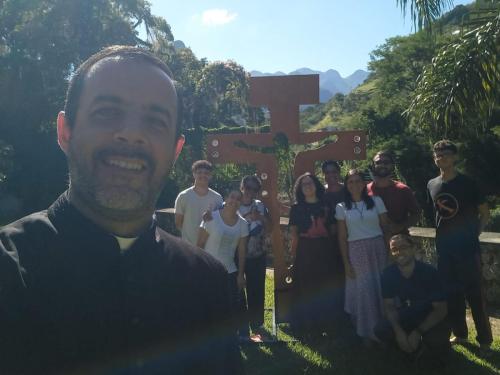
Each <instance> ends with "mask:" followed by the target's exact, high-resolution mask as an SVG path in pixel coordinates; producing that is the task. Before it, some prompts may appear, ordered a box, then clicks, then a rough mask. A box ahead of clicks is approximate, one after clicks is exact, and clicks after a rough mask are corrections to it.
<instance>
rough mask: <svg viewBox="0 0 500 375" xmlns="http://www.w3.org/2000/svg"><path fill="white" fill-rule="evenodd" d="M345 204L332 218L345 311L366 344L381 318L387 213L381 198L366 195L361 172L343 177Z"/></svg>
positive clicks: (386, 251)
mask: <svg viewBox="0 0 500 375" xmlns="http://www.w3.org/2000/svg"><path fill="white" fill-rule="evenodd" d="M345 187H346V193H345V201H344V202H342V203H339V204H337V207H336V209H335V218H336V219H337V231H338V240H339V247H340V252H341V254H342V259H343V261H344V267H345V273H346V287H345V311H346V312H347V313H349V314H350V315H351V317H352V319H353V321H354V322H355V324H356V333H357V334H358V336H360V337H361V338H362V339H363V342H364V343H365V344H366V345H370V344H371V341H372V340H376V337H375V335H374V333H373V329H374V327H375V325H376V324H377V323H378V321H379V320H380V318H381V317H382V294H381V288H380V274H381V273H382V270H383V269H384V267H385V265H386V260H387V253H388V250H387V249H388V247H387V241H386V240H385V239H384V228H385V227H386V225H387V213H386V212H387V210H386V208H385V206H384V202H383V201H382V199H380V197H377V196H374V197H370V196H368V192H367V190H366V184H365V182H364V181H363V173H362V172H361V171H359V170H356V169H352V170H350V171H349V172H348V174H347V176H346V178H345Z"/></svg>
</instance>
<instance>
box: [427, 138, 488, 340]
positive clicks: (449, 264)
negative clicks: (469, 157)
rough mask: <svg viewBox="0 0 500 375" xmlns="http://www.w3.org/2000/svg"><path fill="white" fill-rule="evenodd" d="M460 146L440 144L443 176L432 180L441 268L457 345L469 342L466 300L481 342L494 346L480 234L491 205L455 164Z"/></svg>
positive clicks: (430, 190) (429, 187)
mask: <svg viewBox="0 0 500 375" xmlns="http://www.w3.org/2000/svg"><path fill="white" fill-rule="evenodd" d="M456 161H457V147H456V145H455V144H453V143H452V142H450V141H448V140H442V141H439V142H437V143H436V144H435V145H434V162H435V163H436V165H437V167H438V168H439V170H440V175H439V176H437V177H436V178H434V179H432V180H430V181H429V182H428V184H427V190H428V193H429V198H430V199H429V200H430V201H432V203H433V205H434V212H435V221H436V250H437V254H438V271H439V273H440V275H441V277H442V280H443V281H444V284H445V290H446V293H447V299H448V310H449V317H450V322H451V326H452V330H453V334H454V337H452V339H451V341H452V342H453V343H463V342H466V341H467V337H468V331H467V323H466V320H465V308H466V306H465V300H466V299H467V302H468V303H469V306H470V308H471V311H472V316H473V318H474V323H475V326H476V330H477V341H478V342H479V344H480V345H481V348H483V349H489V347H490V345H491V342H492V341H493V338H492V333H491V326H490V323H489V320H488V315H487V314H486V304H485V298H484V293H483V290H482V286H481V258H480V251H481V250H480V246H479V234H480V233H481V231H482V230H483V229H484V227H485V225H486V223H487V222H488V219H489V210H488V205H487V203H486V202H485V198H484V196H483V195H482V194H481V193H480V191H479V188H478V186H477V184H476V183H475V181H473V180H472V179H471V178H469V177H467V176H465V175H463V174H460V173H458V172H457V170H456V168H455V163H456Z"/></svg>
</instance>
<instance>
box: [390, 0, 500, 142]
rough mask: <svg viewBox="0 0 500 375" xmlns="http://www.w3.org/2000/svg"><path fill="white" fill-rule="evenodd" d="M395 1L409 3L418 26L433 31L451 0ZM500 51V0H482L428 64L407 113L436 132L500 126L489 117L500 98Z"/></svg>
mask: <svg viewBox="0 0 500 375" xmlns="http://www.w3.org/2000/svg"><path fill="white" fill-rule="evenodd" d="M396 1H397V4H398V6H400V7H401V9H402V11H403V12H406V11H407V10H408V8H409V10H410V16H411V18H412V22H413V25H414V26H415V28H416V29H418V30H421V29H427V31H429V32H431V33H435V32H436V31H435V30H433V29H432V26H433V25H434V21H435V20H437V18H438V17H440V16H441V15H442V14H443V12H444V11H445V10H447V9H449V8H450V7H451V6H452V5H453V2H452V1H451V0H441V1H440V0H396ZM499 52H500V3H499V2H498V1H493V0H489V1H485V0H483V1H480V0H478V1H477V2H476V4H475V8H474V9H473V10H472V11H470V12H468V14H467V16H466V17H465V18H464V19H463V20H462V25H461V27H460V29H459V30H454V31H453V32H452V35H451V41H450V42H449V43H448V44H446V45H444V46H443V47H442V48H441V49H440V50H439V52H438V53H437V55H436V56H435V57H434V58H433V60H432V62H431V64H429V65H428V66H426V67H425V68H424V70H423V72H422V74H421V75H420V76H419V78H418V82H417V88H416V90H415V92H414V94H413V98H412V102H411V105H410V107H409V108H408V109H407V111H406V114H407V115H409V116H410V117H411V118H412V119H413V121H414V122H415V123H416V124H418V126H419V127H421V128H426V129H429V130H431V133H430V134H431V136H433V137H439V136H448V135H450V134H451V135H453V136H454V137H458V138H466V137H467V136H468V135H470V134H471V131H472V132H473V134H475V135H476V136H478V135H480V134H487V133H488V132H489V131H490V130H492V131H494V132H495V131H497V132H498V131H499V130H500V129H499V128H498V127H497V128H496V129H495V128H493V125H492V124H491V121H490V119H491V116H492V113H493V109H494V107H495V105H498V99H499V91H500V66H499Z"/></svg>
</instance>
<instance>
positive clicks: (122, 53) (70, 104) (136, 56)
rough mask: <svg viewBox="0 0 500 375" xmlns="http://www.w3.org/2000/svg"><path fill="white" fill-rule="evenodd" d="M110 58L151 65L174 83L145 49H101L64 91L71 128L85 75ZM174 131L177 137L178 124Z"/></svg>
mask: <svg viewBox="0 0 500 375" xmlns="http://www.w3.org/2000/svg"><path fill="white" fill-rule="evenodd" d="M110 57H111V58H117V59H120V60H136V61H137V60H139V61H142V62H145V63H147V64H151V65H153V66H156V67H158V68H160V69H161V70H162V71H163V72H164V73H165V74H166V75H167V76H168V77H169V78H170V79H171V80H172V81H174V79H173V75H172V71H171V70H170V69H169V67H168V66H167V65H166V64H165V63H164V62H163V61H161V60H160V59H159V58H158V57H156V56H155V55H153V54H152V53H151V52H149V51H147V50H145V49H142V48H138V47H133V46H117V45H116V46H109V47H106V48H103V49H102V50H100V51H99V52H97V53H95V54H93V55H92V56H90V57H89V58H88V59H87V60H85V61H84V62H83V63H82V64H81V65H80V66H79V67H78V69H77V70H76V71H75V73H74V74H73V75H72V77H71V79H70V81H69V85H68V90H67V91H66V101H65V103H64V113H65V117H66V121H67V123H68V125H69V126H70V127H73V126H74V124H75V120H76V114H77V112H78V104H79V102H80V97H81V95H82V92H83V86H84V84H85V79H86V78H87V73H88V72H89V71H90V70H91V69H92V67H93V66H95V65H96V64H97V63H99V62H100V61H102V60H104V59H107V58H110ZM174 84H175V82H174ZM178 123H179V122H178ZM176 131H177V133H176V134H177V135H179V134H180V133H179V132H180V126H178V124H177V127H176Z"/></svg>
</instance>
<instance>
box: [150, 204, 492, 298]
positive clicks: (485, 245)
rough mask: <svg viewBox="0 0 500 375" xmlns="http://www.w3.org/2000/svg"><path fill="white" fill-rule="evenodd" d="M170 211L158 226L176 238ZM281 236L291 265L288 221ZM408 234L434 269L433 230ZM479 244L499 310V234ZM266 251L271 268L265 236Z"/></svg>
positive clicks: (484, 236) (485, 276)
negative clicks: (415, 241)
mask: <svg viewBox="0 0 500 375" xmlns="http://www.w3.org/2000/svg"><path fill="white" fill-rule="evenodd" d="M173 213H174V211H173V209H165V210H160V211H157V218H158V222H159V225H160V226H161V227H162V228H163V229H165V230H167V231H168V232H169V233H173V234H178V231H177V230H176V229H175V221H174V215H173ZM280 227H281V232H282V233H283V237H284V240H285V244H284V248H285V249H287V250H286V253H285V261H286V263H287V264H290V263H291V261H290V252H289V250H288V249H290V246H289V239H290V236H289V232H288V219H287V218H281V222H280ZM410 234H411V235H412V236H413V237H414V238H415V239H416V240H417V242H418V243H419V244H420V246H419V248H420V249H421V251H420V252H419V253H418V254H417V257H418V258H419V259H421V260H423V261H425V262H428V263H431V264H434V265H436V260H437V259H436V252H435V249H434V237H435V230H434V229H432V228H416V227H415V228H411V230H410ZM479 239H480V241H481V259H482V263H483V266H482V267H483V269H482V273H483V280H484V284H485V291H486V298H487V300H488V303H489V304H490V305H493V306H496V307H500V233H491V232H487V233H483V234H481V236H480V237H479ZM265 246H266V248H267V254H268V259H267V264H268V267H270V268H272V264H273V253H272V250H271V249H272V246H271V239H270V237H269V236H268V237H267V238H266V241H265Z"/></svg>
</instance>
